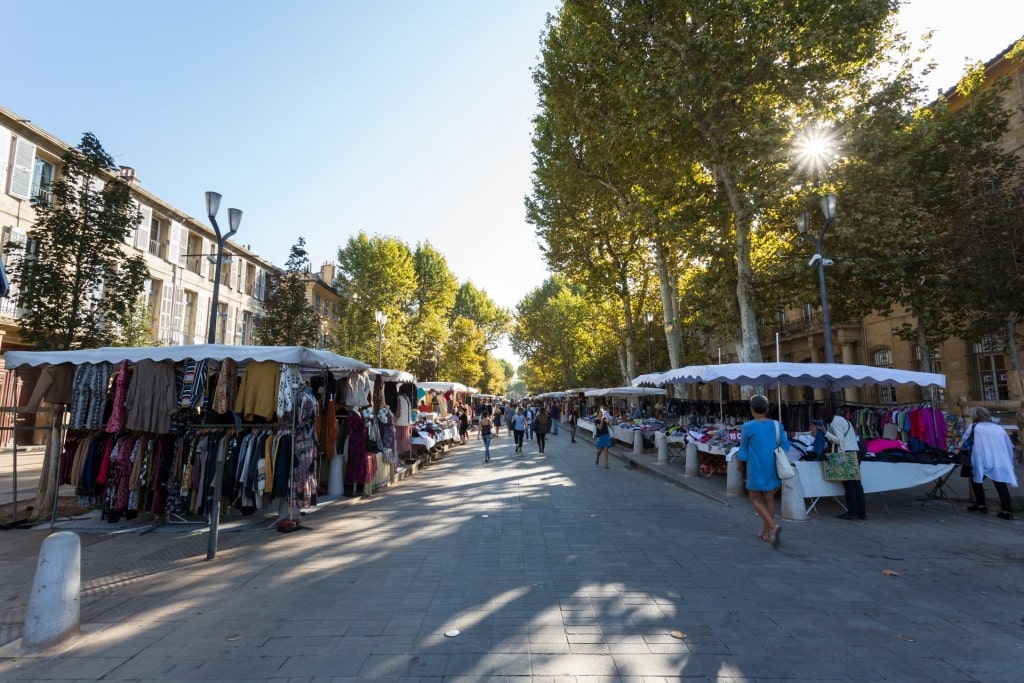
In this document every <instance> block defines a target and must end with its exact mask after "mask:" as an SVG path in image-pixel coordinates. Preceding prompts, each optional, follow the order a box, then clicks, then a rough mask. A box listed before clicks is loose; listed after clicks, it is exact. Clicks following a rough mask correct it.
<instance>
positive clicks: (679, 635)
mask: <svg viewBox="0 0 1024 683" xmlns="http://www.w3.org/2000/svg"><path fill="white" fill-rule="evenodd" d="M669 635H670V636H672V637H673V638H685V637H686V634H685V633H683V632H682V631H672V632H671V633H669Z"/></svg>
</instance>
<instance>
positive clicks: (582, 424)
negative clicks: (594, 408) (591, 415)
mask: <svg viewBox="0 0 1024 683" xmlns="http://www.w3.org/2000/svg"><path fill="white" fill-rule="evenodd" d="M576 428H577V429H586V430H587V431H588V432H590V433H591V435H593V434H595V433H596V432H597V427H596V426H594V421H593V420H588V419H586V418H582V417H581V418H579V419H578V420H576Z"/></svg>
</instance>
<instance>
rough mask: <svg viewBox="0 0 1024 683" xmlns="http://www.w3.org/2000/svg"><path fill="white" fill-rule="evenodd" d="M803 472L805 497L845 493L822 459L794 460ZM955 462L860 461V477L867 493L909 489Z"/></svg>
mask: <svg viewBox="0 0 1024 683" xmlns="http://www.w3.org/2000/svg"><path fill="white" fill-rule="evenodd" d="M793 465H794V466H795V467H796V469H797V472H799V473H800V487H801V488H802V489H803V491H804V497H805V498H821V497H822V496H841V495H843V482H841V481H827V480H826V479H825V471H824V463H822V462H820V461H810V462H805V461H801V462H795V463H793ZM953 467H955V466H954V465H926V464H923V463H915V462H870V461H864V462H861V464H860V480H861V483H862V484H863V485H864V493H878V492H879V491H896V490H897V489H909V488H913V487H914V486H921V485H922V484H927V483H929V482H933V481H935V480H936V479H938V478H939V477H941V476H942V475H944V474H948V473H949V471H950V470H952V469H953Z"/></svg>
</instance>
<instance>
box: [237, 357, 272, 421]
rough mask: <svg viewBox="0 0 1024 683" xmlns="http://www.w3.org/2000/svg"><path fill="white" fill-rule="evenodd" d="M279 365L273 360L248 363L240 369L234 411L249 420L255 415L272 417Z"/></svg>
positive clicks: (268, 418) (267, 418) (265, 417)
mask: <svg viewBox="0 0 1024 683" xmlns="http://www.w3.org/2000/svg"><path fill="white" fill-rule="evenodd" d="M280 373H281V365H280V364H279V363H275V362H273V361H260V362H256V363H249V364H248V365H246V366H245V370H243V371H242V383H241V384H240V385H239V387H238V396H237V397H236V398H235V412H236V413H241V415H242V419H244V420H245V421H246V422H251V421H252V420H254V419H255V418H257V417H261V418H263V419H265V420H272V419H274V411H275V410H277V399H278V393H279V390H280V385H281V377H280Z"/></svg>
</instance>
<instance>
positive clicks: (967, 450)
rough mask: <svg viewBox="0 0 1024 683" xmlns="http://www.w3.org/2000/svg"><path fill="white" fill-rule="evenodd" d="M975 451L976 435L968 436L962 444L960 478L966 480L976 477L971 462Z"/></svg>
mask: <svg viewBox="0 0 1024 683" xmlns="http://www.w3.org/2000/svg"><path fill="white" fill-rule="evenodd" d="M972 450H974V435H973V434H972V435H971V436H968V437H967V438H966V439H964V440H963V443H961V444H960V476H961V477H964V478H968V479H970V478H973V477H974V464H973V462H972V460H971V451H972Z"/></svg>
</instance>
